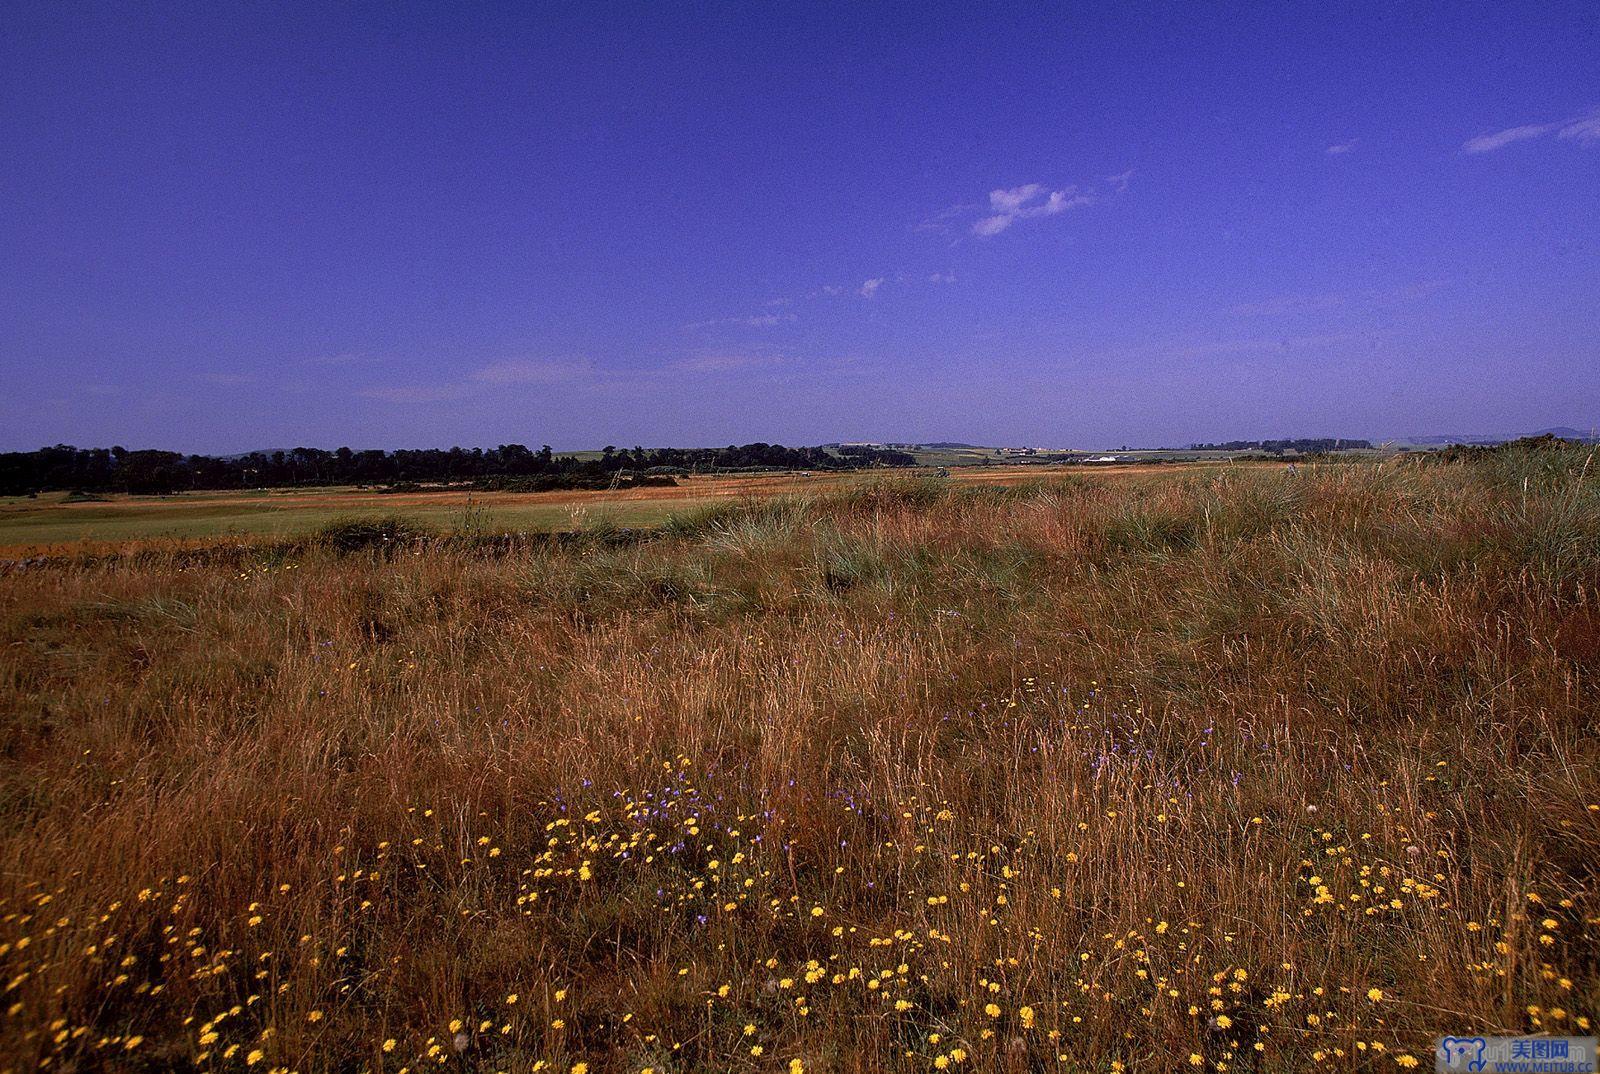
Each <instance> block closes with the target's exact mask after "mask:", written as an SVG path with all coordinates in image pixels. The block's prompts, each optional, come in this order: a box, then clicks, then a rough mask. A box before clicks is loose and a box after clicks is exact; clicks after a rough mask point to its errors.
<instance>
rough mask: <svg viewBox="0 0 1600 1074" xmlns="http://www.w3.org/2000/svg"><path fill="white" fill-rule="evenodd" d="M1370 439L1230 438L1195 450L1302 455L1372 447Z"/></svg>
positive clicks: (1195, 447)
mask: <svg viewBox="0 0 1600 1074" xmlns="http://www.w3.org/2000/svg"><path fill="white" fill-rule="evenodd" d="M1371 447H1372V441H1370V440H1345V439H1340V438H1335V437H1319V438H1314V439H1303V440H1229V441H1227V442H1225V443H1221V444H1196V445H1194V450H1195V451H1264V452H1267V453H1268V454H1270V455H1282V454H1283V453H1284V452H1286V451H1293V452H1296V453H1298V454H1301V455H1313V454H1317V453H1320V452H1326V451H1350V450H1353V449H1356V448H1371Z"/></svg>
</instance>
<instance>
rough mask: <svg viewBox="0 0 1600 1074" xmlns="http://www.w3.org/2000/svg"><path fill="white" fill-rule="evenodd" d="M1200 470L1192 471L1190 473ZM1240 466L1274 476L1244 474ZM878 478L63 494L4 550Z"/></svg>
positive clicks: (552, 517)
mask: <svg viewBox="0 0 1600 1074" xmlns="http://www.w3.org/2000/svg"><path fill="white" fill-rule="evenodd" d="M1191 465H1192V464H1191ZM1235 465H1240V466H1244V465H1268V464H1247V463H1239V464H1235ZM1061 470H1062V468H1059V467H1056V468H1049V467H1042V466H1037V465H1034V466H987V467H982V468H967V469H952V470H951V471H950V480H952V481H955V482H959V483H984V484H995V485H1013V484H1016V483H1018V482H1023V481H1035V480H1039V479H1040V478H1041V477H1045V476H1049V475H1051V474H1055V473H1060V472H1061ZM1072 472H1074V473H1083V474H1087V475H1095V476H1123V477H1126V476H1129V475H1138V474H1149V475H1156V474H1162V473H1168V472H1170V471H1169V468H1164V467H1141V466H1102V467H1097V468H1084V467H1075V468H1072ZM875 473H876V472H873V471H863V472H851V471H846V472H837V473H816V474H797V473H770V474H733V475H718V476H689V477H680V478H678V479H677V480H678V484H677V486H675V487H661V488H638V489H628V490H623V491H616V492H604V491H599V492H584V491H558V492H536V493H519V492H471V491H468V490H465V489H447V490H438V491H427V492H396V493H385V492H380V491H377V490H374V489H358V488H352V487H332V488H315V487H312V488H298V489H263V490H245V491H238V492H188V493H182V494H178V495H173V496H126V495H120V494H104V495H101V496H96V497H91V498H87V499H79V498H73V497H69V496H68V495H66V494H64V493H44V494H41V495H39V496H38V497H34V498H29V497H6V498H0V549H11V550H12V551H13V552H22V551H47V550H50V549H58V550H59V549H63V548H65V547H68V546H73V545H78V544H82V543H84V542H88V543H90V544H117V543H120V542H127V541H145V540H154V539H159V538H168V539H176V540H194V539H209V538H216V537H226V536H235V537H292V536H301V535H304V534H307V533H312V532H315V531H316V530H317V529H319V528H320V527H322V526H325V525H327V524H328V523H330V522H333V521H335V520H337V519H342V518H376V517H382V516H390V515H399V516H402V517H404V518H407V519H409V520H411V521H413V522H415V523H416V524H417V525H419V526H421V527H424V528H428V529H432V530H435V531H437V532H441V533H446V532H452V531H458V530H461V529H462V528H463V527H467V526H470V527H472V528H482V529H487V530H492V531H496V532H517V531H532V532H549V531H557V530H560V531H579V530H583V529H585V528H587V527H593V526H595V525H605V526H620V527H625V528H630V527H641V526H642V527H649V526H656V525H659V524H661V523H662V522H663V521H665V520H666V519H667V518H668V517H669V516H671V515H673V514H674V513H681V512H684V511H688V510H692V509H693V508H694V507H696V506H697V505H700V504H703V503H706V502H708V501H716V500H725V499H730V498H738V497H742V496H757V497H768V496H781V495H793V494H811V493H816V492H823V491H829V490H834V489H840V488H847V487H849V486H850V485H852V484H859V483H861V482H864V481H872V480H879V479H881V474H878V476H877V477H875V476H874V474H875Z"/></svg>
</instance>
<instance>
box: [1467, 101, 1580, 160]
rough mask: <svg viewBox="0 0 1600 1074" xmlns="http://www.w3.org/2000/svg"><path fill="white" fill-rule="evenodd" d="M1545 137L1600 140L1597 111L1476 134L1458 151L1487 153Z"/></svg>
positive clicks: (1578, 140)
mask: <svg viewBox="0 0 1600 1074" xmlns="http://www.w3.org/2000/svg"><path fill="white" fill-rule="evenodd" d="M1547 134H1555V135H1556V136H1557V137H1559V138H1566V139H1568V140H1570V141H1577V142H1593V141H1600V108H1597V109H1595V110H1594V111H1592V112H1590V113H1588V114H1587V115H1583V116H1576V117H1574V118H1572V119H1563V120H1559V121H1557V122H1555V123H1529V124H1526V125H1524V126H1521V127H1507V128H1506V129H1505V130H1503V131H1495V132H1493V133H1492V134H1480V135H1478V136H1477V137H1476V138H1469V139H1467V141H1466V142H1465V143H1463V144H1462V146H1461V148H1462V149H1463V150H1465V151H1466V152H1468V153H1490V152H1493V151H1494V150H1496V149H1503V148H1505V147H1506V146H1508V145H1511V144H1512V143H1513V142H1526V141H1528V140H1530V139H1533V138H1543V137H1544V136H1545V135H1547Z"/></svg>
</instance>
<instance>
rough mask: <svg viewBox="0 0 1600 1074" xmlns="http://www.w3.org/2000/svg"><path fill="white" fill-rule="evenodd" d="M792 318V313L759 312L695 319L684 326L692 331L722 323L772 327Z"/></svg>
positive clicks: (746, 326) (718, 325)
mask: <svg viewBox="0 0 1600 1074" xmlns="http://www.w3.org/2000/svg"><path fill="white" fill-rule="evenodd" d="M783 301H784V302H787V301H789V300H788V299H783ZM770 304H771V303H769V305H770ZM792 320H795V315H794V314H792V313H758V314H756V315H755V316H753V317H716V318H713V319H711V320H709V321H695V322H693V323H692V324H686V325H684V326H683V327H684V328H686V329H688V330H690V331H695V330H696V329H700V328H716V327H720V326H722V325H737V326H739V327H741V328H771V327H773V326H774V325H778V324H782V323H783V322H785V321H792Z"/></svg>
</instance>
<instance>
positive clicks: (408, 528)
mask: <svg viewBox="0 0 1600 1074" xmlns="http://www.w3.org/2000/svg"><path fill="white" fill-rule="evenodd" d="M428 536H429V534H428V531H427V530H425V529H423V528H422V527H421V526H419V525H417V523H416V522H414V521H413V520H411V519H409V518H406V517H405V516H403V515H382V516H375V517H368V516H353V517H347V518H336V519H334V520H332V521H330V522H328V523H327V524H325V525H323V526H322V527H321V528H319V529H318V530H317V531H316V532H315V533H314V534H312V536H311V541H312V543H314V544H318V545H321V546H323V547H325V548H331V549H333V550H334V551H336V552H363V551H374V550H376V551H391V552H392V551H393V550H395V549H398V548H400V547H402V546H406V545H412V544H416V543H417V542H418V541H421V540H424V539H425V538H426V537H428Z"/></svg>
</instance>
